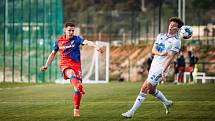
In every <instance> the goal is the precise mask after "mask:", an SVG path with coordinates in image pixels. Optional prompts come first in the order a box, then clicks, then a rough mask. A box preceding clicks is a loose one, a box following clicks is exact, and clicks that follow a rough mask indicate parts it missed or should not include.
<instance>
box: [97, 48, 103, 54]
mask: <svg viewBox="0 0 215 121" xmlns="http://www.w3.org/2000/svg"><path fill="white" fill-rule="evenodd" d="M96 50H97V51H98V52H100V53H103V52H104V48H103V47H96Z"/></svg>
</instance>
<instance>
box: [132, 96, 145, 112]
mask: <svg viewBox="0 0 215 121" xmlns="http://www.w3.org/2000/svg"><path fill="white" fill-rule="evenodd" d="M145 98H146V94H145V93H144V92H140V93H139V95H138V96H137V98H136V100H135V102H134V105H133V107H132V108H131V109H130V111H132V112H133V113H134V112H136V110H137V109H138V108H139V107H140V106H141V104H142V103H143V102H144V100H145Z"/></svg>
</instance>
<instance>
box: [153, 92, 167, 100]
mask: <svg viewBox="0 0 215 121" xmlns="http://www.w3.org/2000/svg"><path fill="white" fill-rule="evenodd" d="M154 96H155V97H157V98H158V99H159V100H160V101H161V102H162V103H165V102H167V101H168V100H167V99H166V97H165V96H164V94H163V93H162V92H161V91H159V90H156V92H155V94H154Z"/></svg>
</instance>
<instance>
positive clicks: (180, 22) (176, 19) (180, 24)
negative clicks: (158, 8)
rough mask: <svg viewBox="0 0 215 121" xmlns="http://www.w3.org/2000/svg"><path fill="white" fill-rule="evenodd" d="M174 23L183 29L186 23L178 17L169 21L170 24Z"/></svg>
mask: <svg viewBox="0 0 215 121" xmlns="http://www.w3.org/2000/svg"><path fill="white" fill-rule="evenodd" d="M172 21H173V22H176V23H178V28H181V27H182V26H183V25H184V22H183V21H182V20H181V19H180V18H178V17H171V18H170V19H169V22H172Z"/></svg>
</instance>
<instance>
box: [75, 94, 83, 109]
mask: <svg viewBox="0 0 215 121" xmlns="http://www.w3.org/2000/svg"><path fill="white" fill-rule="evenodd" d="M81 97H82V94H80V93H79V94H74V97H73V98H74V109H79V107H80V103H81Z"/></svg>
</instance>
